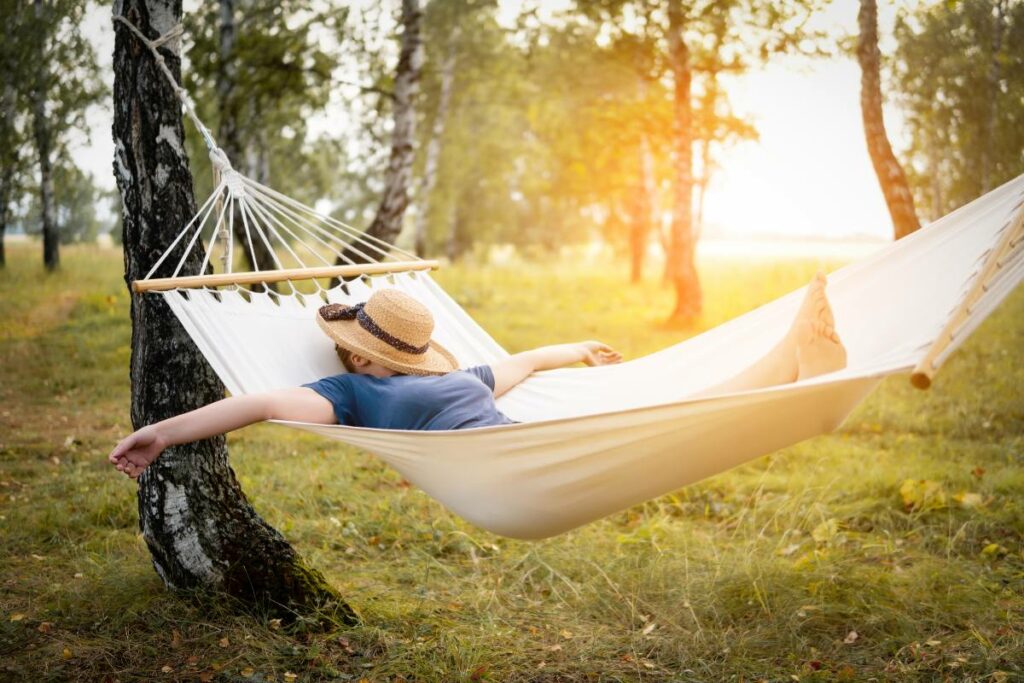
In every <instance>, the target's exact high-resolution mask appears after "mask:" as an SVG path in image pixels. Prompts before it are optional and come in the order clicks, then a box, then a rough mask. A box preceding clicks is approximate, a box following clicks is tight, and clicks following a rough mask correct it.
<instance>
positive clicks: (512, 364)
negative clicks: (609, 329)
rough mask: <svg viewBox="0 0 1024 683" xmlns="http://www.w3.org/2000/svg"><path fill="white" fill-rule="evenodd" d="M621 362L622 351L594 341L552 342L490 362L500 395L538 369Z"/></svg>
mask: <svg viewBox="0 0 1024 683" xmlns="http://www.w3.org/2000/svg"><path fill="white" fill-rule="evenodd" d="M621 361H622V354H621V353H619V352H618V351H616V350H615V349H613V348H612V347H610V346H608V345H607V344H602V343H601V342H597V341H585V342H577V343H575V344H555V345H554V346H542V347H540V348H538V349H531V350H530V351H523V352H522V353H517V354H514V355H512V356H509V357H508V358H506V359H505V360H502V361H498V362H497V363H493V364H492V365H491V370H492V371H493V372H494V395H495V396H501V395H502V394H504V393H505V392H506V391H508V390H509V389H511V388H512V387H514V386H515V385H517V384H519V383H520V382H522V381H523V380H524V379H526V378H527V377H529V376H530V374H531V373H533V372H536V371H537V370H552V369H554V368H561V367H564V366H566V365H572V364H573V363H586V364H587V365H611V364H612V363H619V362H621Z"/></svg>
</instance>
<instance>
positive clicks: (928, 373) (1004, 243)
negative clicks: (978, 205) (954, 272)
mask: <svg viewBox="0 0 1024 683" xmlns="http://www.w3.org/2000/svg"><path fill="white" fill-rule="evenodd" d="M1017 206H1018V207H1019V210H1018V211H1017V214H1016V216H1014V217H1013V219H1012V221H1013V222H1012V223H1011V224H1010V225H1007V226H1006V229H1005V230H1004V231H1003V235H1002V236H1001V237H1000V238H999V241H998V242H997V243H996V245H995V246H994V247H992V250H991V251H990V252H989V253H988V256H987V257H986V258H985V264H984V265H983V266H982V268H981V270H980V271H979V272H978V274H977V276H976V277H975V278H974V283H973V284H972V285H971V288H970V290H968V292H967V294H966V295H965V296H964V299H963V301H961V302H960V305H959V306H957V307H956V309H955V310H954V311H953V313H952V314H951V315H950V317H949V321H948V322H947V323H946V325H945V327H943V328H942V332H940V333H939V336H938V337H937V338H936V339H935V341H934V342H933V343H932V345H931V348H929V349H928V353H927V354H926V355H925V357H924V358H922V359H921V362H920V363H918V364H917V367H916V368H914V371H913V372H912V373H911V375H910V383H911V384H913V385H914V386H915V387H917V388H918V389H927V388H928V387H930V386H931V385H932V378H934V377H935V373H937V372H938V371H939V367H940V366H941V364H942V363H941V362H940V361H939V356H941V355H942V353H943V351H945V350H946V349H947V348H948V347H949V345H950V343H951V342H952V341H953V339H954V338H955V337H956V335H957V332H958V331H959V330H960V328H961V327H962V326H963V324H964V323H965V322H967V316H969V315H970V313H971V309H973V308H974V304H975V303H977V301H978V299H980V298H981V295H982V294H984V293H985V292H986V291H988V286H989V283H990V282H991V280H992V276H993V275H995V274H996V273H997V272H998V271H999V269H1000V268H1002V267H1003V259H1004V258H1005V257H1006V256H1007V255H1009V254H1010V252H1012V251H1013V250H1014V249H1015V248H1016V247H1018V246H1019V245H1020V242H1021V240H1024V201H1022V202H1021V203H1020V204H1018V205H1017ZM943 360H944V359H943Z"/></svg>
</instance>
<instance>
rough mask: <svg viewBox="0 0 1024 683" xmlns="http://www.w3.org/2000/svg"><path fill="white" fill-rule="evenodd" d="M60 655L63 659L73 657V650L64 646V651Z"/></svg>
mask: <svg viewBox="0 0 1024 683" xmlns="http://www.w3.org/2000/svg"><path fill="white" fill-rule="evenodd" d="M60 656H61V658H63V659H71V657H72V655H71V650H69V649H68V648H64V651H63V652H61V653H60Z"/></svg>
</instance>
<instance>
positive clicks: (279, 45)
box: [183, 0, 345, 203]
mask: <svg viewBox="0 0 1024 683" xmlns="http://www.w3.org/2000/svg"><path fill="white" fill-rule="evenodd" d="M222 4H223V3H221V2H209V3H204V4H202V5H200V6H199V8H198V11H195V12H189V13H186V15H185V17H184V24H185V27H186V31H185V35H186V37H187V39H188V40H189V41H191V43H190V45H188V46H187V48H186V54H187V56H188V60H189V67H188V68H187V69H186V70H184V72H183V80H184V83H185V86H186V88H187V89H188V90H189V91H190V92H191V93H192V95H193V97H194V99H195V101H196V103H197V110H198V113H199V116H200V118H201V119H202V120H203V122H204V123H206V125H207V126H209V127H210V129H211V130H212V131H214V135H215V136H216V131H217V130H218V128H219V126H220V122H221V119H222V117H223V116H226V115H227V116H230V117H232V119H233V120H234V121H235V122H236V125H237V139H238V142H239V143H240V145H241V148H240V149H238V150H231V153H232V154H234V155H237V157H238V158H232V159H231V162H232V164H233V165H234V166H235V167H236V168H238V169H239V170H240V171H241V172H242V173H245V174H246V175H248V176H250V177H252V178H254V179H256V180H259V181H260V182H265V183H270V184H271V185H272V186H274V188H275V189H277V190H278V191H281V192H284V193H286V194H288V195H290V196H293V197H295V198H297V199H300V200H302V201H306V202H309V203H312V202H315V201H316V200H318V199H320V198H321V197H323V196H324V195H326V194H329V188H330V186H331V184H332V183H333V181H334V177H333V174H332V173H331V171H333V167H334V166H336V165H341V161H340V159H339V157H340V152H341V150H340V149H338V148H337V147H333V146H330V145H328V146H327V149H326V150H325V149H324V144H323V141H320V140H314V139H312V138H311V136H310V134H309V131H308V126H307V120H308V119H309V118H310V117H311V116H312V115H313V114H315V113H318V112H322V111H323V109H324V107H325V106H326V105H327V103H328V101H329V99H330V96H331V88H332V86H333V85H334V83H333V80H332V79H333V70H334V69H335V68H336V66H337V55H336V54H334V53H332V52H329V51H328V50H327V49H326V48H325V45H327V44H329V43H330V42H332V40H336V38H332V37H334V36H336V33H337V31H338V30H339V26H340V25H341V23H342V22H343V21H344V17H345V11H344V10H337V9H333V8H328V9H322V8H320V7H319V6H318V5H316V3H313V2H310V1H309V0H288V1H286V2H279V1H272V0H258V1H256V2H245V3H241V2H230V3H229V4H230V5H231V6H232V7H233V9H234V22H235V42H234V46H233V48H232V51H231V54H230V56H229V58H228V60H227V61H225V59H224V58H223V55H222V54H221V43H220V27H221V17H220V13H221V11H222ZM227 70H230V80H231V81H232V84H233V87H231V88H230V90H229V91H228V92H227V93H226V94H224V93H221V92H218V78H219V77H222V76H223V75H224V73H225V72H226V71H227ZM188 140H189V143H190V152H191V154H190V156H191V157H192V158H193V159H195V158H200V159H205V158H206V150H205V147H204V146H203V145H202V142H201V140H200V139H199V137H198V136H194V135H191V136H189V137H188ZM228 142H229V141H225V140H218V143H219V144H222V145H225V144H228ZM328 150H329V151H330V153H331V154H332V155H334V158H333V159H331V160H330V162H329V163H327V164H325V163H324V159H323V157H322V155H323V153H324V152H325V151H328ZM205 168H206V164H198V165H197V166H196V168H195V169H194V171H195V178H196V181H197V183H199V184H198V188H199V194H200V196H205V195H206V194H207V193H208V192H209V191H210V190H211V189H212V188H211V185H210V176H209V174H207V173H204V172H202V171H205Z"/></svg>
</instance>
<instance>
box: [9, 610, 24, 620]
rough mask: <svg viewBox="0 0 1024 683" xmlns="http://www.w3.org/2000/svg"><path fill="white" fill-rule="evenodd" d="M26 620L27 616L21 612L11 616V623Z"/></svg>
mask: <svg viewBox="0 0 1024 683" xmlns="http://www.w3.org/2000/svg"><path fill="white" fill-rule="evenodd" d="M24 618H25V615H24V614H22V613H21V612H16V613H14V614H12V615H11V621H21V620H22V619H24Z"/></svg>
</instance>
